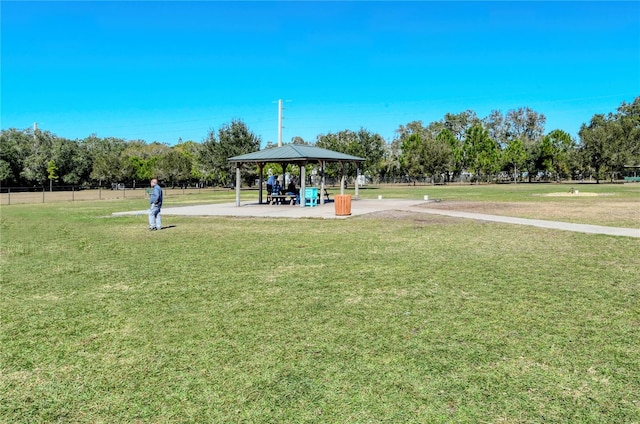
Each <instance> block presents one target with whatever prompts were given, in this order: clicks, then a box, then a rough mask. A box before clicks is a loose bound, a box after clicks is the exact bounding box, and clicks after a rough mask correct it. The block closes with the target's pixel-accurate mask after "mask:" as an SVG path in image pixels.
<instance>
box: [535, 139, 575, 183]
mask: <svg viewBox="0 0 640 424" xmlns="http://www.w3.org/2000/svg"><path fill="white" fill-rule="evenodd" d="M574 149H575V143H574V142H573V140H572V138H571V136H570V135H569V134H567V133H566V132H564V131H562V130H553V131H551V132H550V133H549V134H547V135H546V136H545V137H544V138H543V139H542V149H541V152H542V155H541V157H540V158H539V161H540V163H541V166H540V168H542V169H543V170H544V171H548V172H553V173H554V174H555V177H556V180H560V179H563V178H567V177H568V176H569V175H570V174H571V169H570V158H571V152H572V151H573V150H574Z"/></svg>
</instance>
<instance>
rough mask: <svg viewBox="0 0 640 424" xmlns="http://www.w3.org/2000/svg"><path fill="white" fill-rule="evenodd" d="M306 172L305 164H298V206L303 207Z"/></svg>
mask: <svg viewBox="0 0 640 424" xmlns="http://www.w3.org/2000/svg"><path fill="white" fill-rule="evenodd" d="M306 172H307V164H306V162H303V163H301V164H300V207H301V208H304V204H305V199H304V189H305V183H306V179H307V177H306V175H305V174H306Z"/></svg>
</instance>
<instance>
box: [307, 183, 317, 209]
mask: <svg viewBox="0 0 640 424" xmlns="http://www.w3.org/2000/svg"><path fill="white" fill-rule="evenodd" d="M304 205H305V206H311V207H314V206H318V187H307V188H305V189H304Z"/></svg>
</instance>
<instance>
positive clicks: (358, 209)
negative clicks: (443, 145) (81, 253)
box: [113, 199, 640, 238]
mask: <svg viewBox="0 0 640 424" xmlns="http://www.w3.org/2000/svg"><path fill="white" fill-rule="evenodd" d="M429 203H430V201H422V200H398V199H381V200H373V199H360V200H354V201H352V202H351V215H350V216H357V215H364V214H368V213H373V212H380V211H388V210H400V211H408V212H416V213H427V214H434V215H444V216H449V217H454V218H466V219H476V220H480V221H490V222H500V223H505V224H516V225H529V226H533V227H540V228H549V229H554V230H562V231H575V232H580V233H589V234H605V235H610V236H623V237H638V238H640V228H619V227H605V226H601V225H589V224H572V223H569V222H558V221H545V220H542V219H528V218H514V217H509V216H500V215H487V214H482V213H472V212H459V211H449V210H440V209H432V208H429V207H428V205H429ZM147 213H148V210H139V211H129V212H116V213H114V214H113V215H114V216H126V215H146V214H147ZM162 214H163V215H165V216H169V215H175V216H232V217H258V218H321V219H345V218H349V216H336V214H335V206H334V204H333V203H327V204H324V205H319V206H317V207H313V208H311V207H306V208H302V207H300V206H299V205H298V206H288V205H265V204H262V205H261V204H258V203H241V204H240V206H236V205H235V203H215V204H208V205H195V206H177V207H165V208H162Z"/></svg>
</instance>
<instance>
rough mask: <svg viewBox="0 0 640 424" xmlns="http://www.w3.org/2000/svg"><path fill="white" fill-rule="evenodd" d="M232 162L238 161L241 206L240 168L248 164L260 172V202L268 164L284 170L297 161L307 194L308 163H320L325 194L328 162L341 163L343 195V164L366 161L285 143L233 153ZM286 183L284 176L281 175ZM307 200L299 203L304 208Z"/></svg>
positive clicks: (301, 185) (237, 175) (321, 198)
mask: <svg viewBox="0 0 640 424" xmlns="http://www.w3.org/2000/svg"><path fill="white" fill-rule="evenodd" d="M227 160H228V161H229V162H231V163H235V164H236V206H240V185H241V183H242V180H241V178H240V168H241V167H242V165H243V164H245V163H255V164H257V165H258V170H259V174H260V181H259V184H260V191H259V193H260V194H259V196H258V203H262V170H263V169H264V166H265V165H266V164H267V163H278V164H280V165H281V166H282V172H283V173H284V171H285V170H286V169H287V165H288V164H294V165H297V166H299V167H300V193H304V189H305V183H306V181H305V180H306V176H305V166H306V165H308V164H309V163H316V162H317V163H318V164H319V165H320V169H321V174H320V175H321V178H320V193H324V167H325V164H326V163H327V162H339V163H340V164H341V167H342V177H341V179H340V194H344V181H345V175H344V164H345V163H349V162H356V163H358V162H364V161H365V159H363V158H360V157H357V156H351V155H346V154H344V153H340V152H335V151H333V150H328V149H322V148H320V147H313V146H306V145H302V144H286V145H284V146H282V147H275V148H272V149H266V150H259V151H257V152H253V153H247V154H245V155H240V156H234V157H231V158H229V159H227ZM282 182H283V183H284V175H283V176H282ZM357 195H358V178H356V197H357ZM320 203H321V204H323V203H324V196H322V195H321V196H320ZM304 204H305V202H304V201H302V202H300V206H301V207H304Z"/></svg>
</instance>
